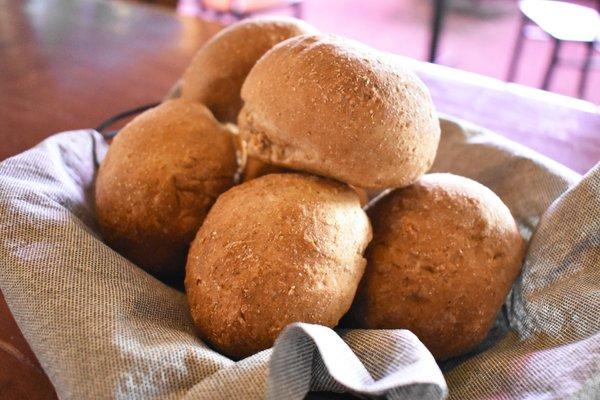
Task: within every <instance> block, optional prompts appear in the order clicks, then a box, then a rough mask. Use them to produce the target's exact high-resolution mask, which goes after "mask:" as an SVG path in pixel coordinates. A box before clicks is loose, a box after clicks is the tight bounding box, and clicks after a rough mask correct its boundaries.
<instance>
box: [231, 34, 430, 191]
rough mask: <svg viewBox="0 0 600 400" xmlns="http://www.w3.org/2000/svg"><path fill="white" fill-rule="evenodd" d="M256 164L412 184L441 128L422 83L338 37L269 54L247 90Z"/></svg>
mask: <svg viewBox="0 0 600 400" xmlns="http://www.w3.org/2000/svg"><path fill="white" fill-rule="evenodd" d="M242 99H243V101H244V106H243V108H242V111H241V112H240V115H239V116H238V124H239V128H240V134H241V136H242V139H243V140H244V141H245V142H246V143H247V146H248V154H249V156H250V157H256V158H259V159H260V160H262V161H265V162H268V163H270V164H276V165H280V166H284V167H289V168H293V169H297V170H302V171H308V172H312V173H316V174H319V175H323V176H328V177H333V178H336V179H338V180H341V181H343V182H346V183H349V184H352V185H354V186H358V187H362V188H366V189H381V188H386V187H401V186H406V185H408V184H410V183H412V182H414V181H416V180H417V179H418V178H419V177H420V176H421V175H423V174H424V173H425V172H426V171H427V170H428V169H429V168H430V166H431V164H432V163H433V159H434V157H435V153H436V150H437V146H438V142H439V137H440V127H439V122H438V119H437V117H436V113H435V109H434V106H433V103H432V101H431V97H430V95H429V92H428V90H427V88H426V87H425V85H423V83H422V82H421V81H420V80H419V79H418V78H417V77H416V75H414V74H413V73H412V72H410V71H408V70H406V69H404V68H403V67H402V66H400V65H399V64H398V63H394V62H392V61H391V59H390V57H389V56H388V57H385V56H384V54H383V53H379V52H376V51H375V50H372V49H369V48H367V47H365V46H363V45H361V44H359V43H357V42H354V41H351V40H348V39H343V38H339V37H335V36H314V35H313V36H308V35H305V36H299V37H295V38H291V39H288V40H286V41H284V42H282V43H280V44H278V45H276V46H275V47H273V48H272V49H271V50H270V51H268V52H267V53H266V54H265V56H264V57H262V58H261V59H260V60H259V61H258V62H257V63H256V65H255V66H254V68H253V69H252V71H251V72H250V74H249V75H248V78H247V79H246V81H245V82H244V86H243V87H242Z"/></svg>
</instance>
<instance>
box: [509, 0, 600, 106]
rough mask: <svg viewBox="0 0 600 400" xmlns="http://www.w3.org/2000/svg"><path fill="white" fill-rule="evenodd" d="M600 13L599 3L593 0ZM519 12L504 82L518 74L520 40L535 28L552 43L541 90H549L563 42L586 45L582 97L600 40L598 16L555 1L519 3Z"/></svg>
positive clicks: (578, 89)
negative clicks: (518, 26) (520, 16)
mask: <svg viewBox="0 0 600 400" xmlns="http://www.w3.org/2000/svg"><path fill="white" fill-rule="evenodd" d="M596 5H597V7H598V9H599V10H600V0H596ZM519 9H520V10H521V13H522V20H521V26H520V28H519V35H518V37H517V41H516V44H515V49H514V52H513V55H512V59H511V62H510V66H509V69H508V75H507V81H509V82H512V81H513V80H514V78H515V75H516V72H517V64H518V62H519V58H520V56H521V52H522V49H523V39H524V38H525V35H526V31H527V28H528V26H529V25H532V24H533V25H537V26H538V27H539V28H540V29H541V30H542V31H544V32H545V33H546V34H547V35H548V36H549V37H550V38H551V39H552V42H553V47H552V55H551V57H550V62H549V63H548V67H547V68H546V73H545V74H544V79H543V81H542V85H541V88H542V89H544V90H548V88H549V87H550V83H551V81H552V76H553V74H554V70H555V69H556V66H557V65H558V63H559V61H561V60H560V48H561V46H562V43H563V42H576V43H582V44H584V45H585V46H586V55H585V58H584V60H583V62H582V63H581V64H580V70H581V75H580V79H579V85H578V88H577V95H578V96H579V97H583V96H584V94H585V88H586V84H587V78H588V75H589V70H590V67H591V64H592V58H593V56H594V49H595V47H596V45H597V44H598V43H599V40H600V16H599V14H598V11H597V10H594V9H593V8H590V7H584V6H581V5H578V4H572V3H566V2H563V1H555V0H521V1H520V2H519Z"/></svg>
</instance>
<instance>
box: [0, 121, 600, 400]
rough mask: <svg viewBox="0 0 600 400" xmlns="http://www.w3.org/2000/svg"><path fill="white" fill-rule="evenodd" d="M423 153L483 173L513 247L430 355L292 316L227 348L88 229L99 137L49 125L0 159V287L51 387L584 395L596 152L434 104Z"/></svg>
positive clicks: (400, 337) (591, 342) (591, 357)
mask: <svg viewBox="0 0 600 400" xmlns="http://www.w3.org/2000/svg"><path fill="white" fill-rule="evenodd" d="M441 126H442V139H441V143H440V148H439V152H438V157H437V159H436V162H435V164H434V167H433V169H432V170H433V171H436V172H441V171H443V172H452V173H455V174H459V175H463V176H467V177H470V178H472V179H475V180H477V181H479V182H481V183H483V184H484V185H486V186H488V187H490V188H491V189H492V190H493V191H494V192H495V193H496V194H498V196H500V197H501V198H502V200H503V201H504V202H505V203H506V204H507V205H508V207H509V208H510V210H511V211H512V213H513V215H514V216H515V218H516V219H517V221H518V224H519V228H520V231H521V233H522V235H523V237H524V238H525V239H526V240H527V241H528V250H527V255H526V259H525V262H524V267H523V272H522V274H521V276H520V277H519V278H518V280H517V281H516V283H515V284H514V286H513V288H512V291H511V293H510V294H509V296H508V298H507V301H506V304H505V306H504V307H503V309H502V311H501V312H500V313H499V315H498V319H497V321H496V324H495V326H494V328H493V329H492V330H491V332H490V334H489V335H488V337H487V339H486V340H485V342H484V343H482V344H481V345H480V346H478V347H477V348H476V349H475V350H473V351H472V352H471V353H470V354H468V355H465V356H462V357H459V358H457V359H453V360H449V361H447V362H444V363H442V364H440V365H438V364H436V362H435V361H434V359H433V357H432V356H431V354H430V353H429V352H428V351H427V349H426V348H425V346H424V345H423V344H422V343H421V342H420V341H419V340H418V339H417V337H416V336H415V335H413V334H412V333H411V332H409V331H406V330H336V331H334V330H331V329H329V328H325V327H322V326H317V325H310V324H301V323H298V324H293V325H290V326H288V327H287V328H286V329H285V330H284V331H283V332H282V333H281V334H280V336H279V338H278V339H277V341H276V343H275V346H274V347H273V349H269V350H265V351H263V352H260V353H258V354H256V355H254V356H251V357H248V358H246V359H244V360H241V361H237V362H235V361H233V360H230V359H228V358H226V357H224V356H222V355H220V354H219V353H217V352H215V351H214V350H212V349H210V348H209V347H208V346H207V345H206V344H204V343H203V342H202V341H201V340H200V339H199V338H198V337H197V336H196V335H195V333H194V327H193V324H192V321H191V318H190V315H189V312H188V307H187V303H186V298H185V294H184V293H182V292H181V291H178V290H176V289H174V288H172V287H170V286H167V285H165V284H164V283H162V282H160V281H158V280H157V279H155V278H153V277H152V276H150V275H148V274H147V273H145V272H144V271H143V270H141V269H140V268H138V267H136V266H135V265H134V264H132V263H131V262H129V261H128V260H127V259H125V258H124V257H122V256H121V255H119V254H118V253H116V252H115V251H113V250H112V249H111V248H110V247H108V246H107V245H106V244H104V243H103V241H102V238H101V235H100V233H99V230H98V226H97V222H96V219H95V213H94V204H93V184H94V177H95V173H96V171H97V169H98V163H99V161H100V160H101V159H102V157H103V156H104V154H105V153H106V150H107V148H108V145H107V144H106V142H105V141H104V140H103V138H102V137H101V135H100V134H99V133H97V132H95V131H93V130H80V131H72V132H65V133H60V134H57V135H54V136H52V137H50V138H48V139H47V140H45V141H44V142H42V143H41V144H39V145H38V146H37V147H35V148H33V149H31V150H29V151H27V152H25V153H22V154H20V155H18V156H15V157H12V158H10V159H7V160H5V161H4V162H2V163H0V228H1V232H2V235H1V238H0V289H1V290H2V292H3V294H4V296H5V298H6V301H7V303H8V305H9V307H10V309H11V311H12V313H13V315H14V317H15V319H16V321H17V323H18V325H19V327H20V328H21V330H22V332H23V335H24V336H25V338H26V339H27V341H28V342H29V344H30V345H31V347H32V349H33V351H34V352H35V354H36V355H37V357H38V359H39V361H40V363H41V364H42V366H43V368H44V370H45V371H46V372H47V374H48V376H49V377H50V379H51V381H52V383H53V384H54V385H55V387H56V391H57V393H58V395H59V397H60V398H62V399H87V398H94V399H104V398H117V399H121V398H132V399H137V398H140V399H142V398H144V399H145V398H170V399H183V398H186V399H262V398H269V399H302V398H304V396H305V395H306V394H307V393H308V391H309V390H319V391H333V392H349V393H353V394H355V395H357V396H359V397H362V398H365V397H371V396H374V397H384V398H388V399H432V400H433V399H442V398H446V397H449V398H451V399H481V398H484V399H492V398H494V399H508V398H510V399H556V398H579V399H590V398H600V332H599V331H600V165H597V166H596V167H595V168H594V169H592V170H591V171H590V172H589V173H588V174H586V175H585V176H583V177H582V176H580V175H578V174H576V173H574V172H573V171H571V170H569V169H567V168H565V167H563V166H561V165H559V164H558V163H556V162H554V161H552V160H549V159H547V158H545V157H543V156H541V155H539V154H537V153H535V152H533V151H531V150H529V149H527V148H524V147H522V146H520V145H518V144H515V143H512V142H510V141H508V140H506V139H504V138H502V137H500V136H498V135H496V134H494V133H491V132H488V131H486V130H483V129H480V128H478V127H475V126H472V125H469V124H468V123H465V122H463V121H458V120H455V119H452V118H450V117H443V118H441Z"/></svg>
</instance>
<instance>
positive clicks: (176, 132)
mask: <svg viewBox="0 0 600 400" xmlns="http://www.w3.org/2000/svg"><path fill="white" fill-rule="evenodd" d="M236 170H237V163H236V155H235V146H234V142H233V138H232V136H231V134H230V133H229V131H228V130H226V129H225V128H224V127H223V126H222V125H220V124H219V123H218V122H217V120H215V119H214V117H213V116H212V114H211V113H210V111H209V110H208V109H207V108H206V107H204V106H203V105H201V104H199V103H194V102H191V101H189V100H183V99H178V100H169V101H167V102H165V103H163V104H161V105H159V106H158V107H155V108H153V109H150V110H148V111H146V112H144V113H143V114H141V115H139V116H138V117H136V118H135V119H134V120H133V121H131V122H130V123H129V124H128V125H127V126H126V127H125V128H123V130H122V131H121V132H120V133H119V134H118V135H117V136H116V138H115V139H114V141H113V143H112V144H111V146H110V147H109V150H108V153H107V155H106V158H105V159H104V160H103V161H102V165H101V166H100V170H99V172H98V177H97V180H96V193H95V195H96V211H97V216H98V221H99V223H100V227H101V229H102V233H103V236H104V238H105V239H106V241H107V242H108V244H109V245H110V246H111V247H113V248H114V249H115V250H117V251H118V252H119V253H121V254H122V255H124V256H125V257H127V258H128V259H129V260H131V261H133V262H134V263H136V264H137V265H138V266H140V267H142V268H143V269H145V270H146V271H148V272H150V273H152V274H154V275H156V276H158V277H160V278H165V279H168V278H173V279H175V278H178V277H179V278H182V277H183V273H184V269H185V256H186V252H187V249H188V247H189V243H190V242H191V241H192V239H193V238H194V235H195V234H196V231H197V230H198V228H199V227H200V224H202V221H203V220H204V217H205V216H206V213H207V212H208V210H209V208H210V207H211V205H212V204H213V202H214V201H215V199H216V198H217V196H219V195H220V194H221V193H222V192H224V191H226V190H227V189H229V188H230V187H231V186H232V185H233V183H234V175H235V173H236Z"/></svg>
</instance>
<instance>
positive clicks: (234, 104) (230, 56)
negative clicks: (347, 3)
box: [181, 17, 316, 122]
mask: <svg viewBox="0 0 600 400" xmlns="http://www.w3.org/2000/svg"><path fill="white" fill-rule="evenodd" d="M315 32H316V29H315V28H313V27H312V26H310V25H309V24H307V23H306V22H303V21H301V20H297V19H294V18H284V17H262V18H255V19H246V20H243V21H241V22H238V23H236V24H233V25H230V26H229V27H227V28H225V29H223V30H222V31H220V32H219V33H217V34H216V35H215V36H214V37H213V38H211V40H209V41H208V42H207V43H206V44H205V45H204V46H203V47H202V48H201V49H200V50H199V51H198V52H197V53H196V55H195V57H194V59H193V60H192V63H191V64H190V66H189V67H188V68H187V70H186V71H185V73H184V75H183V83H182V88H181V89H182V96H183V97H185V98H189V99H192V100H196V101H199V102H201V103H203V104H206V106H207V107H208V108H209V109H210V110H211V111H212V112H213V113H214V115H215V117H216V118H217V119H218V120H220V121H223V122H235V121H236V117H237V115H238V113H239V111H240V109H241V107H242V100H241V98H240V89H241V87H242V83H244V79H246V76H247V75H248V72H250V69H251V68H252V67H253V66H254V64H255V63H256V61H257V60H258V59H259V58H260V57H262V55H263V54H264V53H266V52H267V50H269V49H270V48H271V47H273V46H274V45H275V44H277V43H279V42H281V41H283V40H285V39H288V38H291V37H293V36H298V35H302V34H306V33H315Z"/></svg>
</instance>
